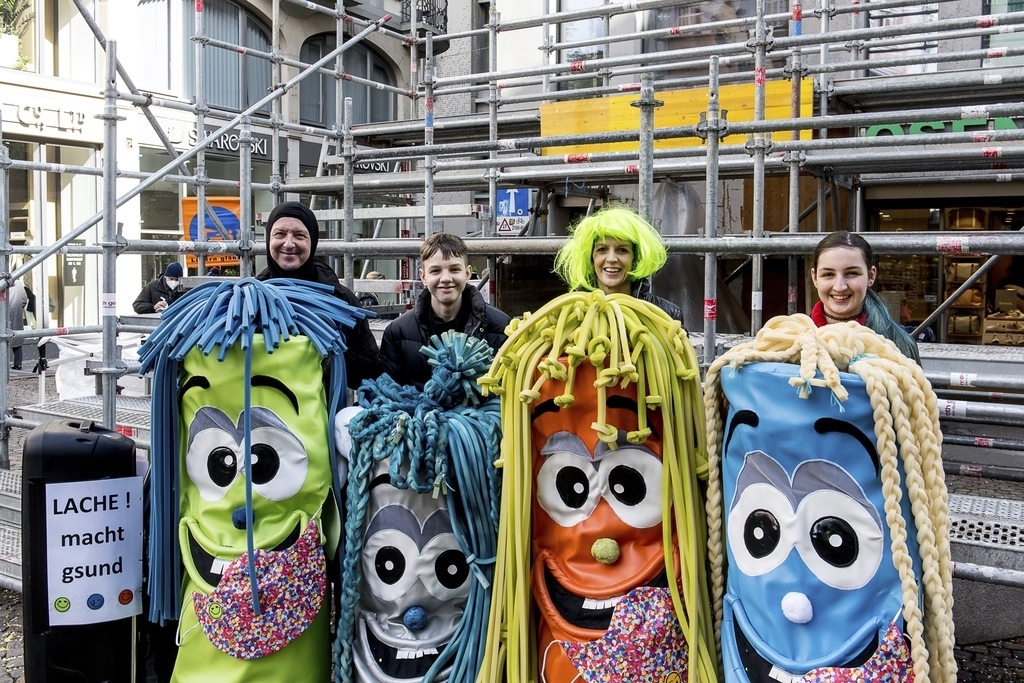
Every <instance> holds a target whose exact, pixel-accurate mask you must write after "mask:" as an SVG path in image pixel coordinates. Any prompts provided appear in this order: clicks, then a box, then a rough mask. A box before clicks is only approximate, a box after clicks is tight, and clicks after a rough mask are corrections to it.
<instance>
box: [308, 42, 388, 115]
mask: <svg viewBox="0 0 1024 683" xmlns="http://www.w3.org/2000/svg"><path fill="white" fill-rule="evenodd" d="M335 47H337V42H336V40H335V35H334V34H333V33H321V34H320V35H316V36H313V37H312V38H309V39H308V40H306V42H305V43H303V44H302V49H301V51H300V53H299V59H300V60H302V62H304V63H306V64H313V63H314V62H316V61H319V60H320V59H322V58H323V57H324V56H325V55H327V54H329V53H330V52H331V51H333V50H334V49H335ZM344 55H345V57H344V59H345V61H344V68H345V71H346V73H349V74H351V75H353V76H358V77H359V78H365V79H368V80H371V81H373V82H375V83H384V84H387V85H394V84H395V76H394V72H393V71H392V69H391V67H390V66H389V65H388V63H387V62H385V61H384V59H383V58H381V57H380V56H379V55H378V54H377V53H376V52H374V51H373V50H371V49H369V48H368V47H367V46H365V45H354V46H352V47H351V48H349V49H348V50H346V51H345V53H344ZM335 84H336V80H335V79H334V78H332V77H331V76H325V75H324V74H314V75H312V76H309V77H307V78H306V80H304V81H302V83H301V84H300V85H299V116H300V117H301V119H302V122H303V123H308V124H312V125H320V126H325V127H327V128H333V127H334V124H335V105H336V102H335V90H334V89H335ZM343 92H344V96H345V97H351V98H352V122H353V123H370V122H374V121H390V120H392V119H393V118H394V116H395V95H394V93H391V92H388V91H386V90H378V89H377V88H371V87H369V86H367V85H363V84H361V83H354V82H352V81H344V82H343Z"/></svg>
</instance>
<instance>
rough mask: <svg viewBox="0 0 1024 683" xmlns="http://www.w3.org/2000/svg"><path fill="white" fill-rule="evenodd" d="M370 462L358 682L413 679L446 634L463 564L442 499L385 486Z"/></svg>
mask: <svg viewBox="0 0 1024 683" xmlns="http://www.w3.org/2000/svg"><path fill="white" fill-rule="evenodd" d="M388 466H389V462H388V461H386V460H385V461H381V462H379V463H377V465H376V467H375V469H374V472H373V477H372V478H371V481H370V493H369V500H368V502H367V508H366V519H367V522H366V531H365V532H364V541H363V553H362V569H363V580H362V584H361V586H360V603H359V612H360V613H359V615H358V617H357V618H358V622H357V631H356V634H357V635H356V641H357V642H356V647H355V655H354V656H355V660H356V667H357V670H358V671H359V672H360V680H367V681H389V682H391V681H403V680H416V681H418V680H420V679H421V678H422V677H423V675H424V674H426V672H427V671H428V670H429V669H430V667H431V666H432V665H433V663H434V662H435V661H436V660H437V657H438V654H439V653H440V652H441V651H443V650H444V648H445V646H446V645H447V644H448V642H449V641H450V640H451V639H452V636H453V635H454V633H455V630H456V628H457V627H458V625H459V623H460V622H461V620H462V615H463V613H464V611H465V607H466V600H467V599H468V597H469V589H470V580H471V577H470V569H469V564H468V562H467V561H466V556H465V554H464V553H463V552H462V551H461V550H460V549H459V546H458V542H457V541H456V539H455V533H454V531H453V530H452V525H451V522H450V520H449V517H448V507H447V502H446V501H445V497H444V496H439V497H438V498H434V496H432V495H430V494H429V493H424V494H419V493H415V492H414V491H412V490H411V489H398V488H395V487H394V486H392V485H391V480H390V476H389V475H388Z"/></svg>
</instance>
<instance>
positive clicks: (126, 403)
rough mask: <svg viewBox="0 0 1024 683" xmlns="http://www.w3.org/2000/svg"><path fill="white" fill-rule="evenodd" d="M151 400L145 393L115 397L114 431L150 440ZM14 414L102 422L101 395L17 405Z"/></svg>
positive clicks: (35, 418)
mask: <svg viewBox="0 0 1024 683" xmlns="http://www.w3.org/2000/svg"><path fill="white" fill-rule="evenodd" d="M149 411H150V400H149V397H146V396H118V397H117V417H116V420H115V422H116V423H117V431H118V432H120V433H122V434H124V435H125V436H128V437H131V438H133V439H139V440H142V441H146V442H148V441H149V418H150V412H149ZM15 414H16V415H17V416H18V417H21V418H23V419H25V420H30V421H33V422H40V423H42V422H47V421H49V420H92V421H93V422H96V423H100V422H102V421H103V397H102V396H83V397H81V398H74V399H68V400H66V401H53V402H50V403H37V404H35V405H28V406H19V407H18V408H15Z"/></svg>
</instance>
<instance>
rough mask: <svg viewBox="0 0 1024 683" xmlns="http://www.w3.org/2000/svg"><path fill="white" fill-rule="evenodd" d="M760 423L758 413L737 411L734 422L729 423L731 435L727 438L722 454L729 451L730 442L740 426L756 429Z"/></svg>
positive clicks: (733, 418)
mask: <svg viewBox="0 0 1024 683" xmlns="http://www.w3.org/2000/svg"><path fill="white" fill-rule="evenodd" d="M760 422H761V420H760V419H759V418H758V417H757V413H755V412H754V411H753V410H737V411H736V414H735V415H733V416H732V422H730V423H729V433H728V434H727V435H726V437H725V446H724V447H723V448H722V452H723V453H725V452H726V451H728V450H729V441H731V440H732V433H733V432H734V431H736V428H737V427H739V426H740V425H749V426H751V427H756V426H757V425H758V424H760Z"/></svg>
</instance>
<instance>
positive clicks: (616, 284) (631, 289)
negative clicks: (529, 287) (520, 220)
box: [555, 204, 683, 324]
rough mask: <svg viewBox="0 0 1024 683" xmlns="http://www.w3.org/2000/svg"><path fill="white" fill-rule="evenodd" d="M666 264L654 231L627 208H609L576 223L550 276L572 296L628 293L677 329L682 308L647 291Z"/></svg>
mask: <svg viewBox="0 0 1024 683" xmlns="http://www.w3.org/2000/svg"><path fill="white" fill-rule="evenodd" d="M667 259H668V250H667V249H665V244H664V243H663V242H662V241H661V235H660V234H658V231H657V230H655V229H654V226H652V225H651V224H650V223H648V222H647V221H645V220H644V219H643V218H641V217H640V216H639V215H638V214H637V213H636V212H635V211H633V210H632V209H630V208H629V207H626V206H622V205H619V204H611V205H609V206H606V207H605V208H603V209H601V210H600V211H598V212H597V213H595V214H592V215H590V216H587V217H586V218H584V219H583V220H581V221H580V222H579V223H577V224H576V226H575V227H574V228H573V229H572V237H570V238H569V240H568V241H567V242H566V243H565V244H563V245H562V248H561V249H559V250H558V254H557V255H556V256H555V272H556V273H558V275H559V277H561V278H562V279H563V280H565V283H566V284H567V285H569V287H570V288H571V289H572V290H574V291H576V290H584V289H585V290H589V291H595V290H598V289H600V290H601V291H602V292H604V293H605V294H629V295H631V296H633V297H635V298H637V299H642V300H644V301H647V302H649V303H652V304H654V305H655V306H657V307H658V308H660V309H661V310H663V311H665V313H667V314H668V316H669V317H670V318H672V319H673V320H678V321H679V323H680V324H682V323H683V311H682V309H680V308H679V306H677V305H676V304H674V303H672V302H671V301H669V300H668V299H663V298H662V297H660V296H657V295H655V294H654V292H653V290H652V289H651V278H652V277H653V276H654V274H655V273H657V272H658V271H659V270H661V268H662V266H664V265H665V261H666V260H667Z"/></svg>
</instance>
